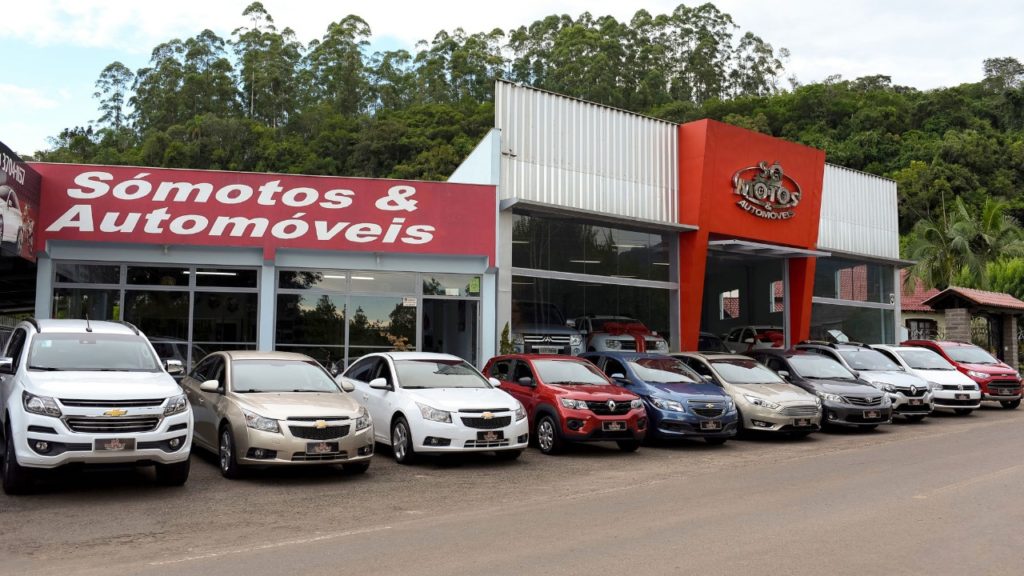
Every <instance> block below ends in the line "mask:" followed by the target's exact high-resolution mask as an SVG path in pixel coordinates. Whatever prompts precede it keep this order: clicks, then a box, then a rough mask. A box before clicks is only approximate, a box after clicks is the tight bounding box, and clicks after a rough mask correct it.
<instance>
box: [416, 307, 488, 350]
mask: <svg viewBox="0 0 1024 576" xmlns="http://www.w3.org/2000/svg"><path fill="white" fill-rule="evenodd" d="M479 323H480V302H479V301H478V300H459V299H448V298H444V299H442V298H424V299H423V319H422V320H421V321H420V343H421V348H420V349H421V350H422V351H423V352H441V353H445V354H453V355H455V356H458V357H460V358H462V359H464V360H466V361H467V362H469V363H470V364H472V365H474V366H477V365H478V360H479V358H478V355H479V354H478V350H479V349H480V345H479V344H480V338H479V328H478V327H479Z"/></svg>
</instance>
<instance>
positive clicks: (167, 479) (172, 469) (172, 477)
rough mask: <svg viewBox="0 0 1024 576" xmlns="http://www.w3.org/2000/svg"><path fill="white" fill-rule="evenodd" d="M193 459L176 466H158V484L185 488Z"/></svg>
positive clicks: (177, 463)
mask: <svg viewBox="0 0 1024 576" xmlns="http://www.w3.org/2000/svg"><path fill="white" fill-rule="evenodd" d="M191 461H192V459H191V458H187V459H185V460H184V461H182V462H175V463H174V464H157V465H156V483H157V484H160V485H161V486H183V485H184V484H185V482H186V481H187V480H188V473H189V469H190V467H191Z"/></svg>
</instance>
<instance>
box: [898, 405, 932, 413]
mask: <svg viewBox="0 0 1024 576" xmlns="http://www.w3.org/2000/svg"><path fill="white" fill-rule="evenodd" d="M896 411H897V412H900V413H903V412H925V413H927V412H931V411H932V407H931V406H929V405H928V404H918V405H917V406H911V405H910V404H904V405H902V406H900V407H899V408H897V409H896Z"/></svg>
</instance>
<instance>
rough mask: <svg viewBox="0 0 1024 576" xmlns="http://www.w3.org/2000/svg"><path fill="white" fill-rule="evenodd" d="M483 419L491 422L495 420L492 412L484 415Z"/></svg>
mask: <svg viewBox="0 0 1024 576" xmlns="http://www.w3.org/2000/svg"><path fill="white" fill-rule="evenodd" d="M483 417H484V420H490V419H491V418H494V414H492V413H490V412H484V413H483Z"/></svg>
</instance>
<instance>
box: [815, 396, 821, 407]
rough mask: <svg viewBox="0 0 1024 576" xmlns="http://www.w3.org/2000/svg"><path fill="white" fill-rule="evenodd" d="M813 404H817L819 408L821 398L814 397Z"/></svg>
mask: <svg viewBox="0 0 1024 576" xmlns="http://www.w3.org/2000/svg"><path fill="white" fill-rule="evenodd" d="M814 405H815V406H817V407H818V408H821V398H815V399H814Z"/></svg>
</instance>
